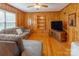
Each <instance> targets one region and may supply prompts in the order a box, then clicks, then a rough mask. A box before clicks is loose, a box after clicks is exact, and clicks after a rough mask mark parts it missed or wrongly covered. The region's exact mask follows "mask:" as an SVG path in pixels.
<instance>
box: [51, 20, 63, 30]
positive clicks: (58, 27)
mask: <svg viewBox="0 0 79 59" xmlns="http://www.w3.org/2000/svg"><path fill="white" fill-rule="evenodd" d="M51 29H54V30H57V31H63V23H62V21H52V22H51Z"/></svg>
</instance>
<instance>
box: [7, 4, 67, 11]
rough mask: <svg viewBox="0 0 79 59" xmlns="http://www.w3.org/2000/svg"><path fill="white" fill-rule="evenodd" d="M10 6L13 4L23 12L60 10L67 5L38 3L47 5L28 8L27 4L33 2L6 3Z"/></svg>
mask: <svg viewBox="0 0 79 59" xmlns="http://www.w3.org/2000/svg"><path fill="white" fill-rule="evenodd" d="M8 4H9V5H11V6H14V7H16V8H18V9H20V10H22V11H24V12H48V11H60V10H61V9H63V8H64V7H65V6H67V5H68V3H40V4H45V5H48V8H40V9H39V10H37V9H36V8H33V7H31V8H28V6H30V5H33V4H34V3H8Z"/></svg>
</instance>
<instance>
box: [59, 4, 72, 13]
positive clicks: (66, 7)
mask: <svg viewBox="0 0 79 59" xmlns="http://www.w3.org/2000/svg"><path fill="white" fill-rule="evenodd" d="M69 5H71V3H69V4H68V5H67V6H65V7H64V8H63V9H61V10H60V12H62V11H63V10H64V9H65V8H67V7H68V6H69Z"/></svg>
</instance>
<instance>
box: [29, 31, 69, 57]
mask: <svg viewBox="0 0 79 59" xmlns="http://www.w3.org/2000/svg"><path fill="white" fill-rule="evenodd" d="M28 39H29V40H38V41H41V42H42V43H43V55H44V56H67V55H70V46H69V44H68V43H67V42H59V41H58V40H56V39H55V38H54V37H52V36H49V35H48V33H41V32H35V33H31V35H30V36H29V38H28Z"/></svg>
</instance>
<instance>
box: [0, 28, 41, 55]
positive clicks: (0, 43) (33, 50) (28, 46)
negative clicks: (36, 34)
mask: <svg viewBox="0 0 79 59" xmlns="http://www.w3.org/2000/svg"><path fill="white" fill-rule="evenodd" d="M16 29H18V28H11V29H4V30H2V31H0V56H21V55H22V56H37V55H38V56H40V55H42V53H41V51H42V43H41V42H39V41H34V40H29V41H28V40H26V38H25V36H26V35H28V34H30V32H29V30H25V29H22V33H17V31H16ZM20 29H21V28H20ZM24 39H25V40H24ZM5 52H6V53H5Z"/></svg>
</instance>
